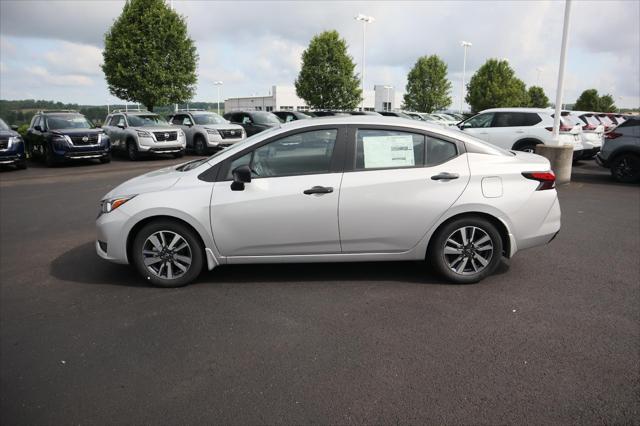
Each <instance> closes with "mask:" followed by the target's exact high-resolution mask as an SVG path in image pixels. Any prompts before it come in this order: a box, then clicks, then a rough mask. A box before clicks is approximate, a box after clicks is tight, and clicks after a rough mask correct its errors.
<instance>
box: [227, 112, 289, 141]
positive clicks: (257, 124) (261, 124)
mask: <svg viewBox="0 0 640 426" xmlns="http://www.w3.org/2000/svg"><path fill="white" fill-rule="evenodd" d="M224 118H225V119H226V120H228V121H230V122H232V123H233V124H239V125H241V126H242V127H243V128H244V131H245V132H247V136H253V135H255V134H256V133H260V132H262V131H263V130H267V129H268V128H270V127H278V126H280V124H282V120H280V119H279V118H278V116H277V115H275V114H274V113H272V112H267V111H233V112H228V113H226V114H225V115H224Z"/></svg>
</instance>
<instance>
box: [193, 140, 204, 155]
mask: <svg viewBox="0 0 640 426" xmlns="http://www.w3.org/2000/svg"><path fill="white" fill-rule="evenodd" d="M193 150H194V151H195V153H196V155H207V143H206V142H205V140H204V138H203V137H202V136H196V138H195V140H194V141H193Z"/></svg>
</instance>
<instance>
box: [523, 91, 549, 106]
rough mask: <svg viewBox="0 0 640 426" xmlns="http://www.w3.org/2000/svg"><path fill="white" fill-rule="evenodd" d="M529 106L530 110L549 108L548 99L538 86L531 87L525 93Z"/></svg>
mask: <svg viewBox="0 0 640 426" xmlns="http://www.w3.org/2000/svg"><path fill="white" fill-rule="evenodd" d="M527 95H528V99H529V106H530V107H532V108H546V107H548V106H549V98H547V95H546V94H545V93H544V89H543V88H542V87H538V86H531V87H529V90H528V91H527Z"/></svg>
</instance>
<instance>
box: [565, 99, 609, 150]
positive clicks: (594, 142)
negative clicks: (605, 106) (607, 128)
mask: <svg viewBox="0 0 640 426" xmlns="http://www.w3.org/2000/svg"><path fill="white" fill-rule="evenodd" d="M565 117H566V118H565ZM562 118H563V120H565V119H566V120H569V121H570V122H572V123H577V124H580V125H582V132H581V133H580V135H581V137H582V147H583V151H582V157H581V158H582V159H591V158H593V157H594V156H595V155H596V154H597V153H598V152H599V151H600V149H601V148H602V142H603V141H604V126H603V125H602V124H601V123H600V121H598V119H597V118H596V117H594V114H593V113H592V112H588V111H563V112H562Z"/></svg>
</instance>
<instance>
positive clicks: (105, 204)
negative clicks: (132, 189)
mask: <svg viewBox="0 0 640 426" xmlns="http://www.w3.org/2000/svg"><path fill="white" fill-rule="evenodd" d="M133 197H135V195H129V196H127V197H118V198H111V199H109V200H102V201H100V213H101V214H104V213H110V212H112V211H114V210H115V209H117V208H118V207H120V206H121V205H123V204H124V203H126V202H127V201H129V200H130V199H132V198H133Z"/></svg>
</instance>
